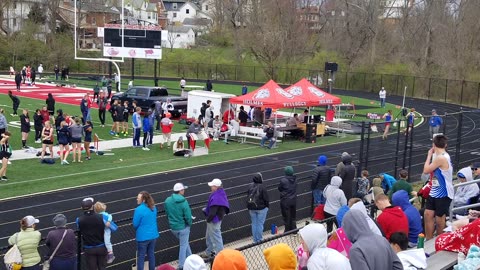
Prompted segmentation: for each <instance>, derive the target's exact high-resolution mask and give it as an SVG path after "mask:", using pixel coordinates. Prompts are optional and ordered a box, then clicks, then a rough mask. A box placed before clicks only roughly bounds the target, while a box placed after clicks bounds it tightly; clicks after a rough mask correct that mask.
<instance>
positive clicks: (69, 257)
mask: <svg viewBox="0 0 480 270" xmlns="http://www.w3.org/2000/svg"><path fill="white" fill-rule="evenodd" d="M53 225H55V229H53V230H51V231H49V232H48V235H47V239H46V240H45V245H46V246H47V247H48V253H47V257H48V259H50V257H52V254H53V253H54V250H55V249H56V248H57V246H58V250H57V251H56V252H55V254H53V257H52V259H51V260H50V270H76V269H77V252H76V250H77V239H76V237H75V232H74V231H73V230H72V229H67V227H66V226H67V218H66V217H65V215H63V214H57V215H55V217H54V218H53ZM60 242H61V244H60Z"/></svg>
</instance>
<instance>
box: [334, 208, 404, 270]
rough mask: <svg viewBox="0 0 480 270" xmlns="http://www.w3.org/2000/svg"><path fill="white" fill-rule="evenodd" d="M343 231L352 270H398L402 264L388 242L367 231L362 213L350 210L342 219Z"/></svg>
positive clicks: (366, 223)
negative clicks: (349, 245) (348, 248)
mask: <svg viewBox="0 0 480 270" xmlns="http://www.w3.org/2000/svg"><path fill="white" fill-rule="evenodd" d="M343 230H344V231H345V234H346V235H347V238H348V240H350V242H352V247H351V248H350V266H351V268H352V270H379V269H389V270H400V269H403V266H402V262H401V261H400V259H399V258H398V256H397V255H396V254H395V252H394V251H393V249H392V248H391V247H390V244H389V243H388V241H387V240H386V239H385V238H384V237H382V236H379V235H376V234H375V233H373V232H372V231H371V230H370V229H369V225H368V222H367V220H366V219H365V216H364V215H363V213H362V212H361V211H359V210H357V209H351V210H350V211H348V212H347V214H345V217H344V218H343Z"/></svg>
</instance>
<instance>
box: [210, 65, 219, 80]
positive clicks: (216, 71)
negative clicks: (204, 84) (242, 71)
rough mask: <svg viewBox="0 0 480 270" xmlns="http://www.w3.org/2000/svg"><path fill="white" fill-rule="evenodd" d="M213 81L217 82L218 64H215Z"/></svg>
mask: <svg viewBox="0 0 480 270" xmlns="http://www.w3.org/2000/svg"><path fill="white" fill-rule="evenodd" d="M209 79H210V78H209ZM215 80H218V64H215Z"/></svg>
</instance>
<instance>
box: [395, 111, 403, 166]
mask: <svg viewBox="0 0 480 270" xmlns="http://www.w3.org/2000/svg"><path fill="white" fill-rule="evenodd" d="M401 123H402V120H397V146H396V150H397V151H396V152H395V171H394V173H393V175H397V170H398V153H400V149H399V147H400V125H401Z"/></svg>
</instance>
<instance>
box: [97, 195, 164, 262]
mask: <svg viewBox="0 0 480 270" xmlns="http://www.w3.org/2000/svg"><path fill="white" fill-rule="evenodd" d="M137 204H138V206H137V208H135V212H134V213H133V222H132V223H133V228H134V229H135V231H136V240H137V269H138V270H144V269H143V268H144V262H145V254H146V255H147V257H148V269H149V270H154V269H155V266H156V264H155V243H156V241H157V238H158V237H159V233H158V227H157V207H155V201H154V200H153V198H152V196H151V195H150V193H148V192H146V191H142V192H140V193H139V194H138V196H137ZM89 270H90V269H89Z"/></svg>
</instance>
